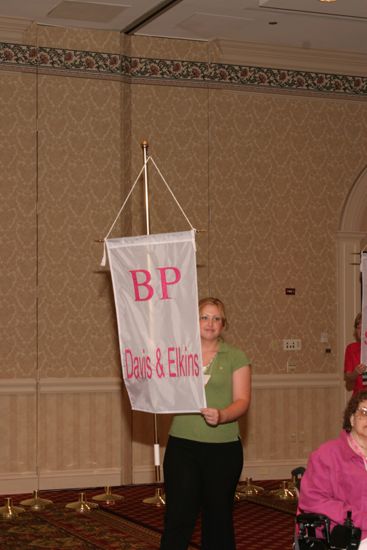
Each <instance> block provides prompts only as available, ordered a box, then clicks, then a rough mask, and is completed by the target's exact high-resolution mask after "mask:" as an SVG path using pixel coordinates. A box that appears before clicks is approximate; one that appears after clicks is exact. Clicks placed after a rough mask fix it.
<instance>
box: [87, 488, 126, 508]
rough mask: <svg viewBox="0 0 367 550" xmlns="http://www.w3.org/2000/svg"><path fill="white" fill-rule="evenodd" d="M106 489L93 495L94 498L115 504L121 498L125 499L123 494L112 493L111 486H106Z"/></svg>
mask: <svg viewBox="0 0 367 550" xmlns="http://www.w3.org/2000/svg"><path fill="white" fill-rule="evenodd" d="M104 490H105V492H104V493H102V494H101V495H96V496H94V497H92V500H99V501H102V502H105V503H106V504H114V503H115V502H117V501H119V500H124V497H123V496H121V495H116V494H114V493H111V487H105V488H104Z"/></svg>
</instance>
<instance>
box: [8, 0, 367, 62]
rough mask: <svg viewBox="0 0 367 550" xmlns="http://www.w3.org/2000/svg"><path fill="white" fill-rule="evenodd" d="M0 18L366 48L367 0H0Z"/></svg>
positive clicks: (366, 50) (149, 32)
mask: <svg viewBox="0 0 367 550" xmlns="http://www.w3.org/2000/svg"><path fill="white" fill-rule="evenodd" d="M0 18H22V19H23V20H27V21H32V22H36V23H39V24H44V25H56V26H62V27H83V28H93V29H105V30H113V31H121V32H124V33H127V34H137V35H145V36H157V37H168V38H181V39H193V40H204V41H209V40H214V39H222V40H233V41H238V42H247V43H248V42H250V43H256V44H264V45H268V46H269V45H270V46H285V47H297V48H303V49H321V50H334V51H344V52H350V53H351V52H355V53H358V54H367V0H335V1H333V2H331V1H329V2H326V1H324V2H322V1H320V0H93V1H91V0H78V1H73V0H0ZM25 22H26V21H23V23H25Z"/></svg>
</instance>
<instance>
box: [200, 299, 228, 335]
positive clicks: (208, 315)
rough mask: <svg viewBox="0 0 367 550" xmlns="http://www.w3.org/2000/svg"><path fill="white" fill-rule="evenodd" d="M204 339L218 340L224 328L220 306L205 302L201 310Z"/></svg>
mask: <svg viewBox="0 0 367 550" xmlns="http://www.w3.org/2000/svg"><path fill="white" fill-rule="evenodd" d="M199 319H200V336H201V339H202V340H208V341H210V340H212V341H213V340H217V339H218V338H219V336H220V335H221V332H222V330H223V320H222V316H221V313H220V310H219V308H218V306H215V305H214V304H205V305H204V306H203V307H202V308H201V309H200V312H199Z"/></svg>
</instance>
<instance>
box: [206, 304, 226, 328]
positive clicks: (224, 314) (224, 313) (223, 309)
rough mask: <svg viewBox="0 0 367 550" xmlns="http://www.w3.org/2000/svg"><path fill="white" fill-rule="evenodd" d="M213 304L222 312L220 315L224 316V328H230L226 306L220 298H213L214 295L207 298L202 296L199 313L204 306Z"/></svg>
mask: <svg viewBox="0 0 367 550" xmlns="http://www.w3.org/2000/svg"><path fill="white" fill-rule="evenodd" d="M208 304H210V305H212V306H217V308H218V309H219V313H220V316H221V318H222V325H223V328H228V321H227V317H226V310H225V307H224V304H223V302H222V301H221V300H219V298H213V297H212V296H208V297H206V298H202V299H201V300H200V301H199V313H200V311H201V310H202V309H203V307H205V306H206V305H208Z"/></svg>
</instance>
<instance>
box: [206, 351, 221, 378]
mask: <svg viewBox="0 0 367 550" xmlns="http://www.w3.org/2000/svg"><path fill="white" fill-rule="evenodd" d="M217 353H218V352H217V351H216V352H215V354H214V355H213V357H212V358H211V359H210V361H209V363H207V364H206V365H203V373H204V374H211V366H212V364H213V363H214V359H215V358H216V356H217Z"/></svg>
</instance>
